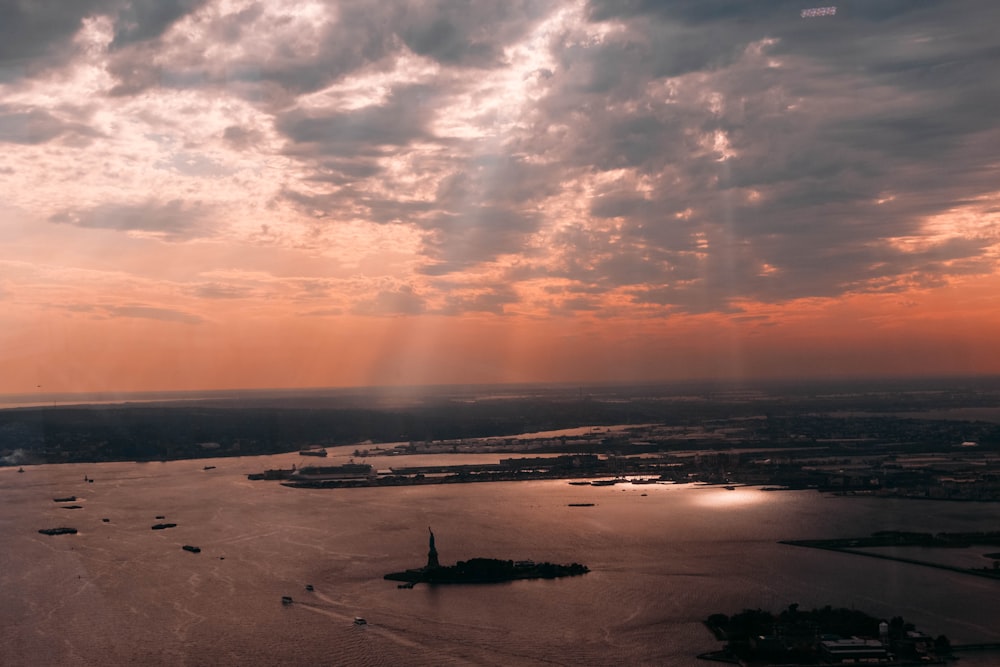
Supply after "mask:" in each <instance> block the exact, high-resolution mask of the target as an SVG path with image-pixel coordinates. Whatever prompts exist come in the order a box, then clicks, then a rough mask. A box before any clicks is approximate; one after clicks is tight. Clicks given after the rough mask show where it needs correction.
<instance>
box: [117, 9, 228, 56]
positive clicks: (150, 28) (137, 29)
mask: <svg viewBox="0 0 1000 667" xmlns="http://www.w3.org/2000/svg"><path fill="white" fill-rule="evenodd" d="M207 1H208V0H131V1H130V2H128V3H126V4H125V5H124V6H123V7H122V8H121V9H120V10H119V12H118V14H117V16H116V17H115V37H114V39H113V40H112V42H111V47H110V48H111V49H112V50H115V49H119V48H121V47H123V46H126V45H128V44H132V43H135V42H140V41H144V40H148V39H154V38H156V37H159V36H160V35H162V34H163V32H164V31H165V30H166V29H167V28H169V27H170V26H171V25H173V24H174V22H176V21H177V20H178V19H180V18H181V17H182V16H185V15H186V14H189V13H191V12H192V11H194V10H196V9H198V8H199V7H201V6H203V5H205V4H206V3H207Z"/></svg>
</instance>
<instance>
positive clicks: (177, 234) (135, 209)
mask: <svg viewBox="0 0 1000 667" xmlns="http://www.w3.org/2000/svg"><path fill="white" fill-rule="evenodd" d="M206 215H207V212H206V210H205V208H204V207H203V206H202V205H200V204H188V203H185V202H182V201H180V200H177V199H174V200H171V201H168V202H157V201H153V200H148V201H146V202H144V203H141V204H114V203H108V204H100V205H98V206H95V207H93V208H89V209H82V210H63V211H60V212H59V213H56V214H53V215H52V216H51V217H50V218H49V220H50V222H55V223H60V224H70V225H76V226H78V227H87V228H93V229H114V230H118V231H126V232H144V233H149V234H152V235H153V236H155V237H157V238H161V239H163V240H167V241H185V240H190V239H192V238H197V237H199V236H204V235H206V234H207V233H208V230H207V228H206V227H205V225H204V224H203V223H204V221H205V217H206Z"/></svg>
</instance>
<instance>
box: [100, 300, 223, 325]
mask: <svg viewBox="0 0 1000 667" xmlns="http://www.w3.org/2000/svg"><path fill="white" fill-rule="evenodd" d="M103 310H104V311H105V312H106V313H107V314H108V315H109V316H111V317H135V318H140V319H147V320H162V321H164V322H179V323H181V324H201V323H202V322H204V321H205V320H204V318H202V317H200V316H198V315H193V314H191V313H186V312H184V311H181V310H174V309H172V308H160V307H157V306H144V305H139V304H131V305H126V306H104V307H103Z"/></svg>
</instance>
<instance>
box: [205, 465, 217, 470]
mask: <svg viewBox="0 0 1000 667" xmlns="http://www.w3.org/2000/svg"><path fill="white" fill-rule="evenodd" d="M202 470H215V466H205V467H204V468H202Z"/></svg>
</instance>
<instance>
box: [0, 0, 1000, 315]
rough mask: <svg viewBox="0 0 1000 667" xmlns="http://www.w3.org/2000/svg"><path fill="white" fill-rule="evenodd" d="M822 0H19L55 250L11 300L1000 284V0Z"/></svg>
mask: <svg viewBox="0 0 1000 667" xmlns="http://www.w3.org/2000/svg"><path fill="white" fill-rule="evenodd" d="M802 8H803V5H802V3H801V2H791V1H784V0H781V1H777V2H767V3H760V2H735V1H732V0H673V1H671V2H653V1H650V0H590V1H589V2H570V1H556V0H552V1H545V0H519V1H513V2H505V3H473V4H472V5H470V4H469V3H466V2H458V1H457V0H456V1H451V0H437V1H432V2H426V1H422V0H420V1H418V0H408V1H405V2H394V3H375V2H369V1H362V0H343V1H342V2H333V1H324V0H313V1H310V2H299V1H296V2H291V1H284V0H267V1H256V0H168V1H162V0H155V1H154V0H80V1H78V2H71V3H66V2H45V1H38V2H32V3H14V4H13V5H10V4H9V3H8V4H7V5H5V6H4V7H3V8H2V9H0V145H2V146H3V147H4V150H3V151H2V153H0V194H2V197H3V200H4V202H5V204H4V205H5V206H6V207H7V210H8V212H9V214H10V219H11V220H13V219H16V220H19V221H23V224H22V223H19V224H18V225H17V226H11V229H10V230H9V232H7V233H8V234H9V235H10V236H11V238H12V239H13V241H14V242H15V245H12V246H10V247H11V248H12V250H11V251H10V255H9V256H7V257H6V258H7V259H10V260H12V261H13V260H20V259H22V257H19V256H17V253H18V252H20V253H21V255H23V254H24V251H23V249H24V248H26V247H28V246H27V245H26V244H29V243H37V242H40V241H42V240H43V239H44V241H42V242H44V243H49V244H51V246H52V247H53V248H55V249H57V250H58V251H55V250H54V251H53V253H51V254H50V256H49V257H48V258H47V259H46V260H45V261H48V262H49V263H48V264H47V266H49V268H48V269H46V270H45V271H42V272H37V271H36V272H21V271H20V270H15V269H13V268H9V269H8V272H7V277H6V281H5V282H3V283H0V286H2V287H3V289H2V290H0V295H2V296H0V299H3V300H4V301H6V302H8V303H9V304H16V305H18V306H19V307H21V308H22V309H23V313H25V314H24V317H25V318H26V319H25V321H28V320H30V319H31V316H30V314H29V313H30V312H31V311H30V309H31V308H38V307H39V304H44V303H46V302H53V301H56V302H59V303H68V302H70V301H72V300H75V299H82V300H83V302H87V303H92V304H101V307H100V309H99V310H96V311H89V313H87V312H80V313H79V316H80V317H87V316H89V317H93V318H98V317H108V316H115V317H137V318H146V319H149V318H154V319H160V320H163V321H172V322H183V323H186V324H193V325H198V324H203V323H207V322H212V321H217V320H218V319H219V317H223V316H225V317H229V316H235V315H232V314H228V315H227V314H224V313H223V311H219V310H218V304H240V308H241V311H240V312H241V313H243V314H242V315H240V317H259V318H268V317H271V318H274V317H279V316H280V317H292V318H294V317H300V318H301V317H308V318H311V319H315V318H321V319H324V318H326V319H330V318H332V319H337V318H345V317H362V318H393V317H399V316H407V317H435V316H440V317H445V318H460V317H473V318H503V317H508V318H510V317H520V318H528V319H535V320H538V319H544V318H583V319H587V320H595V319H596V320H601V319H605V320H609V319H613V318H632V320H633V321H642V320H647V319H649V318H654V319H660V320H662V321H669V320H670V319H671V318H683V317H688V316H700V315H717V316H720V317H723V318H727V317H732V318H734V319H733V320H731V321H732V322H743V323H757V325H763V324H764V323H769V324H773V323H774V322H775V321H777V320H779V319H781V318H782V315H781V309H782V308H784V307H786V306H789V305H790V304H796V303H802V302H804V301H807V300H815V299H820V300H823V299H832V300H837V299H849V298H853V297H855V296H858V295H866V294H867V295H892V294H902V293H906V294H911V293H920V292H921V290H924V291H926V290H933V289H942V288H945V287H947V286H949V285H955V284H958V283H961V282H962V281H964V280H968V279H970V277H980V278H982V277H987V278H989V277H992V276H993V275H994V274H995V273H996V266H997V257H998V253H997V248H998V244H1000V227H998V220H1000V215H998V211H1000V195H998V183H1000V173H998V171H1000V167H998V164H997V160H996V155H997V149H998V147H1000V128H998V126H997V123H996V121H995V109H996V108H997V107H998V103H1000V80H998V79H997V77H996V76H995V75H994V74H993V73H994V72H995V71H996V69H997V66H998V65H1000V48H998V47H997V46H996V40H995V35H994V34H993V30H992V28H991V27H992V26H995V25H996V24H997V22H998V21H1000V7H998V6H995V3H991V2H989V1H987V0H948V1H945V0H939V1H934V0H877V1H872V0H847V1H846V2H843V3H841V4H839V5H838V8H837V12H836V14H835V15H834V16H821V17H815V18H803V16H802V14H801V10H802ZM15 227H16V228H15ZM17 244H21V245H17ZM71 246H72V247H71ZM19 248H20V249H21V250H18V249H19ZM0 259H3V258H0ZM13 266H15V265H14V264H9V265H8V267H13ZM74 268H75V269H81V270H82V269H86V270H87V271H97V272H103V273H102V275H103V276H104V277H103V278H101V279H100V280H97V281H96V283H100V285H103V287H98V286H96V284H95V287H94V291H93V293H91V294H90V295H89V296H86V295H84V294H82V292H83V291H85V289H84V287H85V285H81V284H79V283H77V284H70V283H64V282H60V279H58V278H56V277H54V276H59V275H64V274H65V273H66V272H67V271H69V270H70V269H74ZM43 275H44V276H47V277H46V278H44V279H43V278H40V277H39V276H43ZM87 275H95V274H89V273H88V274H87ZM129 283H131V284H133V285H134V284H139V283H141V284H143V285H145V286H147V289H146V292H145V294H144V295H143V297H142V298H141V299H137V298H136V295H135V294H133V293H129V292H128V291H127V290H126V287H127V285H128V284H129ZM111 285H115V286H117V287H111ZM137 304H141V305H137ZM279 304H284V306H283V307H284V310H283V311H282V310H281V307H280V306H279ZM235 312H236V311H235V310H233V311H228V310H226V311H225V313H235ZM764 312H766V313H768V314H761V313H764ZM735 318H743V319H735Z"/></svg>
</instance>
